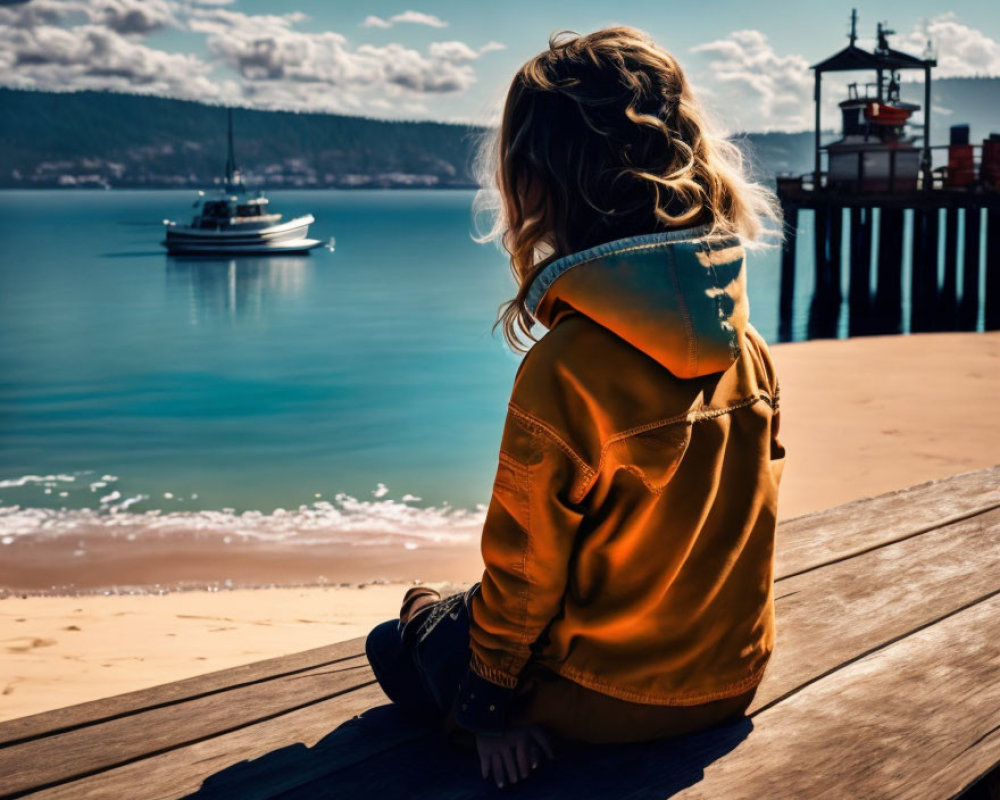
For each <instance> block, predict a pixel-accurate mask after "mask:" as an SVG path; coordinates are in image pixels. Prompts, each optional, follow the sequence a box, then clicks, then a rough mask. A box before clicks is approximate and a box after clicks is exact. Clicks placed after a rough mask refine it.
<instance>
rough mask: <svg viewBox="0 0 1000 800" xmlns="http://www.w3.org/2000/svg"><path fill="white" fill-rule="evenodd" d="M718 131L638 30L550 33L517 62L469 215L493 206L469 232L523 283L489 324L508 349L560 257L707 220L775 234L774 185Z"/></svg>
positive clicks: (728, 232) (479, 164)
mask: <svg viewBox="0 0 1000 800" xmlns="http://www.w3.org/2000/svg"><path fill="white" fill-rule="evenodd" d="M717 130H718V125H717V124H716V123H715V122H714V121H713V120H712V119H711V118H710V116H709V115H708V113H707V112H706V110H705V109H704V108H702V107H701V105H700V104H699V103H698V102H697V101H696V99H695V97H694V94H693V93H692V91H691V87H690V86H689V85H688V82H687V80H686V79H685V76H684V72H683V71H682V69H681V67H680V65H679V64H678V63H677V61H676V60H675V59H674V57H673V56H672V55H671V54H670V53H668V52H667V51H666V50H664V49H662V48H660V47H658V46H657V45H656V44H654V43H653V41H652V40H651V39H650V37H649V36H648V35H647V34H646V33H644V32H643V31H641V30H639V29H637V28H633V27H629V26H617V27H612V28H606V29H604V30H599V31H596V32H595V33H591V34H587V35H580V34H577V33H575V32H573V31H559V32H556V33H553V34H552V35H551V36H550V37H549V46H548V49H547V50H544V51H543V52H541V53H539V54H538V55H537V56H535V57H534V58H532V59H530V60H529V61H528V62H526V63H525V64H524V65H523V66H522V67H521V68H520V69H519V70H518V71H517V73H516V74H515V75H514V78H513V80H512V81H511V84H510V88H509V90H508V92H507V96H506V100H505V102H504V105H503V112H502V116H501V120H500V125H499V126H498V127H496V128H492V129H487V130H486V131H485V132H484V134H483V135H482V137H481V139H480V141H479V143H478V146H477V148H476V153H475V157H474V161H473V170H474V173H475V175H476V178H477V180H478V183H479V187H480V188H479V191H478V192H477V193H476V196H475V198H474V200H473V213H474V215H475V217H476V218H477V221H478V216H479V214H481V213H483V212H487V213H488V214H490V215H491V217H492V225H491V227H490V228H489V230H488V231H487V232H486V233H485V234H480V235H474V236H473V238H474V239H475V240H476V241H477V242H480V243H485V242H489V241H495V242H497V243H499V244H500V246H501V247H502V249H503V250H504V251H506V252H507V253H508V254H509V256H510V268H511V272H512V274H513V276H514V279H515V282H516V283H517V284H518V287H519V289H518V292H517V294H516V295H515V297H514V298H512V299H511V300H509V301H507V302H506V303H504V304H503V305H501V306H500V309H499V311H498V316H497V321H496V324H495V325H494V330H495V329H496V327H497V325H502V326H503V335H504V338H505V340H506V341H507V343H508V344H509V345H510V347H511V348H512V349H513V350H515V351H517V352H524V351H525V350H526V349H527V348H526V346H525V345H524V343H523V342H522V341H521V339H520V335H519V333H518V331H520V333H523V334H524V335H525V336H526V337H527V338H528V339H530V340H531V341H534V340H535V339H534V337H533V336H532V334H531V327H532V325H533V323H534V319H533V317H532V316H531V314H530V312H529V311H528V310H527V307H526V305H525V296H526V294H527V289H528V286H529V284H530V283H531V280H532V278H534V276H535V275H537V274H538V272H539V271H540V270H541V269H542V268H544V267H545V266H546V265H547V264H548V263H550V262H551V261H552V260H554V259H556V258H559V257H561V256H564V255H567V254H569V253H573V252H577V251H579V250H584V249H587V248H588V247H592V246H594V245H596V244H601V243H602V242H607V241H612V240H615V239H619V238H625V237H627V236H633V235H638V234H644V233H653V232H656V231H663V230H668V229H671V228H684V227H691V226H695V225H703V224H708V225H709V232H708V237H710V238H722V237H726V236H732V235H734V234H735V235H737V236H739V237H740V239H741V241H742V242H743V244H744V245H745V246H747V247H748V248H755V247H770V246H775V244H774V243H769V242H768V241H767V240H766V237H767V236H769V235H773V236H774V237H775V238H776V240H777V242H780V241H781V239H782V238H783V236H784V232H783V223H782V215H781V210H780V205H779V203H778V200H777V197H776V196H775V193H774V192H773V191H772V190H771V189H770V188H768V187H766V186H764V185H762V184H760V183H758V182H755V181H754V180H752V179H751V178H750V176H749V172H750V165H749V164H748V163H747V161H746V160H745V158H744V155H743V153H742V151H741V150H740V148H739V147H738V146H737V145H736V144H735V143H734V142H733V141H730V140H729V139H728V138H727V137H725V136H723V135H722V134H720V133H718V132H717ZM767 220H771V221H774V222H776V223H778V228H777V229H771V228H767V227H766V225H765V222H766V221H767Z"/></svg>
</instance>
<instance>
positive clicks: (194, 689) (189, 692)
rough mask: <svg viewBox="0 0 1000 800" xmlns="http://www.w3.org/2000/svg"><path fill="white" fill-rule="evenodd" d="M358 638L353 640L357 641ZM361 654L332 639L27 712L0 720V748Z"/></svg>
mask: <svg viewBox="0 0 1000 800" xmlns="http://www.w3.org/2000/svg"><path fill="white" fill-rule="evenodd" d="M359 641H360V642H361V644H360V645H359V644H358V642H359ZM359 654H364V639H363V638H362V639H352V640H351V641H348V642H338V643H336V644H332V645H325V646H324V647H317V648H316V649H314V650H305V651H303V652H301V653H294V654H292V655H287V656H278V657H277V658H269V659H267V660H265V661H256V662H253V663H251V664H244V665H242V666H239V667H232V668H230V669H223V670H218V671H216V672H209V673H206V674H204V675H198V676H196V677H193V678H188V679H186V680H181V681H176V682H174V683H167V684H163V685H160V686H153V687H151V688H149V689H140V690H138V691H135V692H127V693H125V694H120V695H116V696H114V697H108V698H104V699H102V700H93V701H90V702H87V703H80V704H78V705H74V706H67V707H66V708H60V709H56V710H54V711H46V712H44V713H41V714H32V715H31V716H28V717H21V718H19V719H14V720H9V721H7V722H3V723H0V749H2V748H3V747H4V746H8V745H10V744H12V743H15V742H20V741H23V740H25V739H30V738H33V737H37V736H42V735H45V734H51V733H53V732H56V731H61V730H70V729H72V728H75V727H78V726H80V725H93V724H96V723H98V722H101V721H103V720H106V719H112V718H114V717H120V716H124V715H126V714H135V713H138V712H140V711H142V710H144V709H151V708H157V707H159V706H163V705H168V704H171V703H178V702H182V701H184V700H188V699H191V698H195V697H201V696H204V695H208V694H212V693H215V692H220V691H227V690H229V689H231V688H234V687H237V686H242V685H245V684H250V683H254V682H258V681H264V680H271V679H274V678H279V677H282V676H285V675H292V674H295V673H297V672H304V671H307V670H310V669H315V668H316V667H323V666H332V665H334V664H338V663H341V662H344V661H346V660H348V659H352V658H357V657H358V655H359Z"/></svg>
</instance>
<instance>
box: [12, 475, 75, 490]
mask: <svg viewBox="0 0 1000 800" xmlns="http://www.w3.org/2000/svg"><path fill="white" fill-rule="evenodd" d="M75 480H76V476H74V475H22V476H21V477H20V478H7V479H4V480H0V489H13V488H15V487H18V486H27V485H28V484H29V483H43V484H53V485H54V484H57V483H68V482H70V481H75Z"/></svg>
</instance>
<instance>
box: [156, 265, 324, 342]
mask: <svg viewBox="0 0 1000 800" xmlns="http://www.w3.org/2000/svg"><path fill="white" fill-rule="evenodd" d="M166 261H167V282H168V284H169V285H170V286H171V287H172V288H186V289H187V290H188V293H189V308H190V312H191V324H192V325H196V324H198V320H199V319H200V318H202V317H211V316H214V317H218V316H226V317H230V318H236V317H244V318H254V319H256V318H259V317H261V316H263V314H264V313H265V311H266V309H267V308H268V306H269V304H270V303H272V302H273V301H274V300H277V299H281V298H296V297H300V296H302V295H303V293H304V292H305V289H306V285H307V284H308V282H309V276H310V265H311V264H312V260H311V259H310V258H309V257H308V256H301V255H300V256H291V255H286V256H273V255H271V256H265V257H260V258H254V257H247V256H240V257H238V258H219V257H213V256H167V259H166Z"/></svg>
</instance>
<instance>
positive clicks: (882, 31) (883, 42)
mask: <svg viewBox="0 0 1000 800" xmlns="http://www.w3.org/2000/svg"><path fill="white" fill-rule="evenodd" d="M884 24H885V26H886V27H884V28H883V27H882V25H883V23H881V22H880V23H879V24H878V26H877V27H876V37H877V38H878V46H877V47H876V48H875V52H876V53H888V52H889V49H890V48H889V36H890V35H891V34H893V33H895V32H896V31H892V30H889V27H888V25H889V23H888V22H886V23H884Z"/></svg>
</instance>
